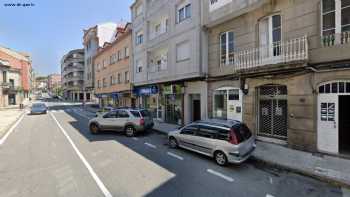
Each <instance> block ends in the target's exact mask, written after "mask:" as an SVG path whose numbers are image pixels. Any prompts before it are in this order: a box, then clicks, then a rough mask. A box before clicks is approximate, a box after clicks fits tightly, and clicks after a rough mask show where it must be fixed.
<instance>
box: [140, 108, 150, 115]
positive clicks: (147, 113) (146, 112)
mask: <svg viewBox="0 0 350 197" xmlns="http://www.w3.org/2000/svg"><path fill="white" fill-rule="evenodd" d="M140 113H141V115H142V117H150V116H151V113H150V112H149V111H147V110H141V111H140Z"/></svg>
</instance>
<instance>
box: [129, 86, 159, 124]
mask: <svg viewBox="0 0 350 197" xmlns="http://www.w3.org/2000/svg"><path fill="white" fill-rule="evenodd" d="M133 93H134V95H135V96H136V106H137V107H141V108H145V109H148V110H149V111H150V112H151V114H152V117H153V118H156V119H159V120H164V113H163V109H164V106H163V104H162V102H161V98H160V96H159V88H158V86H157V85H149V86H142V87H136V88H134V90H133Z"/></svg>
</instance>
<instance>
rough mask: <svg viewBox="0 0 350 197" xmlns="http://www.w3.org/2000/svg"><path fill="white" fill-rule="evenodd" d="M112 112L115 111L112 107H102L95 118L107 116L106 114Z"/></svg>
mask: <svg viewBox="0 0 350 197" xmlns="http://www.w3.org/2000/svg"><path fill="white" fill-rule="evenodd" d="M112 110H114V108H113V107H110V106H106V107H102V108H100V109H99V110H98V111H97V112H96V114H95V117H98V116H99V115H102V114H105V113H106V112H110V111H112Z"/></svg>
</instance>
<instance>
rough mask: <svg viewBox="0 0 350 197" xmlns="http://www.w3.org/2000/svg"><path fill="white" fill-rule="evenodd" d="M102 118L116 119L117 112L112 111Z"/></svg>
mask: <svg viewBox="0 0 350 197" xmlns="http://www.w3.org/2000/svg"><path fill="white" fill-rule="evenodd" d="M103 118H117V112H116V111H112V112H109V113H107V114H106V115H104V116H103Z"/></svg>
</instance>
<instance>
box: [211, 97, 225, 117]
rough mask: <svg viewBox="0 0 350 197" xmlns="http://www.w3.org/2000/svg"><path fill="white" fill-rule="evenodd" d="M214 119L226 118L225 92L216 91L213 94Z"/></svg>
mask: <svg viewBox="0 0 350 197" xmlns="http://www.w3.org/2000/svg"><path fill="white" fill-rule="evenodd" d="M213 116H214V118H226V116H227V91H226V90H216V91H215V93H214V114H213Z"/></svg>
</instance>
